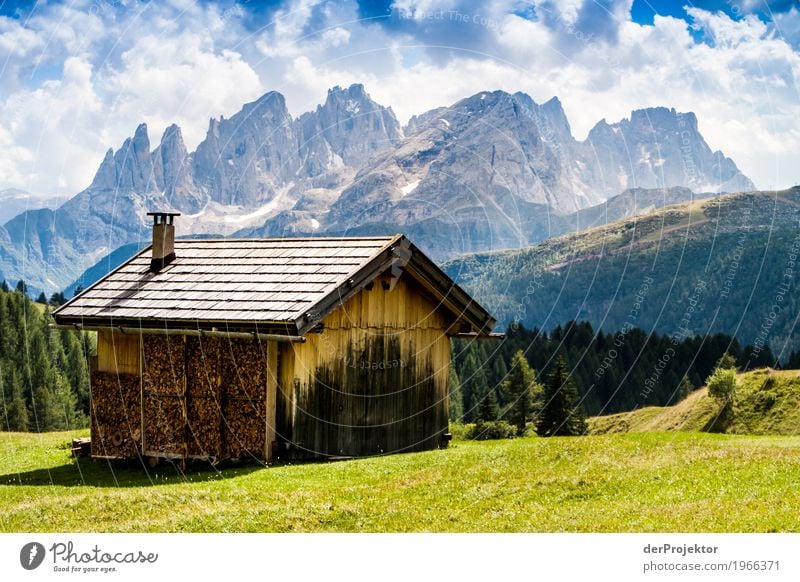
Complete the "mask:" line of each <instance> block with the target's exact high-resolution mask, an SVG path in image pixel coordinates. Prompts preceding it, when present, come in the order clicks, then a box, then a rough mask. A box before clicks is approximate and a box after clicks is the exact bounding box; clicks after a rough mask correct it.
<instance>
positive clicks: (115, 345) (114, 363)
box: [97, 332, 141, 376]
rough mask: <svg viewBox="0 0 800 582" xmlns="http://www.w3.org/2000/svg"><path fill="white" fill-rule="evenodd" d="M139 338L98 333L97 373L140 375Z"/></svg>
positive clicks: (136, 336) (137, 336)
mask: <svg viewBox="0 0 800 582" xmlns="http://www.w3.org/2000/svg"><path fill="white" fill-rule="evenodd" d="M140 354H141V336H139V335H130V334H122V333H111V332H100V333H98V334H97V371H98V372H109V373H111V374H135V375H137V376H138V375H139V374H140V373H141V369H140V366H141V362H140Z"/></svg>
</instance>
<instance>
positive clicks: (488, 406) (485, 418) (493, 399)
mask: <svg viewBox="0 0 800 582" xmlns="http://www.w3.org/2000/svg"><path fill="white" fill-rule="evenodd" d="M499 414H500V408H499V407H498V406H497V396H496V395H495V393H494V389H492V388H490V389H489V390H487V391H486V394H484V395H483V398H482V399H481V403H480V406H479V407H478V416H477V419H476V420H477V421H478V422H492V421H495V420H497V417H498V416H499Z"/></svg>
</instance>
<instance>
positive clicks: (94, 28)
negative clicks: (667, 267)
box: [0, 0, 800, 194]
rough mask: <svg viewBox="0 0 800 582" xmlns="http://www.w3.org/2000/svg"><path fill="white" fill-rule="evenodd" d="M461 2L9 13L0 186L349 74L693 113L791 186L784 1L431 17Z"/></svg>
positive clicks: (790, 57) (599, 4) (57, 172)
mask: <svg viewBox="0 0 800 582" xmlns="http://www.w3.org/2000/svg"><path fill="white" fill-rule="evenodd" d="M468 4H469V3H467V2H465V0H397V1H396V2H395V3H394V4H393V9H394V10H393V13H392V14H393V20H392V21H391V22H390V23H388V25H386V26H383V25H382V24H381V22H382V20H381V19H378V20H374V19H372V20H367V21H360V20H359V12H358V9H357V7H356V6H355V4H354V3H353V2H352V1H345V2H335V3H334V2H319V1H317V0H292V1H290V2H288V3H287V4H286V5H285V6H284V7H282V8H280V9H278V10H273V11H269V10H267V11H264V12H261V13H259V14H252V13H249V12H248V9H249V8H248V4H246V3H245V4H241V5H240V4H234V3H226V4H222V5H215V4H211V3H195V2H190V1H188V0H181V2H178V1H177V0H175V1H173V2H170V3H156V2H135V1H133V0H132V1H130V2H127V1H126V2H125V3H97V2H89V1H88V0H85V1H84V2H83V3H82V4H81V3H80V2H77V3H74V4H69V5H64V4H47V5H44V6H42V7H41V9H39V8H37V11H36V14H37V16H36V17H35V18H33V19H31V21H30V22H28V23H27V25H24V26H23V24H22V23H21V22H20V21H18V20H13V19H7V18H0V62H4V63H5V65H4V68H3V69H0V147H3V150H4V156H2V160H0V188H4V187H8V186H18V187H22V188H26V189H29V190H33V191H43V192H53V193H55V192H56V190H58V191H59V193H60V194H67V193H74V192H77V191H78V190H80V189H81V188H83V187H85V186H86V185H87V184H88V182H89V180H91V177H92V175H93V173H94V171H95V169H96V167H97V164H98V163H99V160H100V159H101V158H102V155H103V153H104V151H105V149H107V148H108V147H109V146H112V147H118V146H119V144H120V143H121V142H122V141H123V140H124V138H125V137H127V136H129V135H130V134H131V133H132V131H133V129H134V128H135V127H136V125H137V124H138V123H140V122H141V121H146V122H147V123H148V127H149V129H150V138H151V141H152V142H154V143H156V142H157V141H158V139H159V138H160V135H161V132H162V131H163V129H164V127H166V126H167V125H168V124H170V123H173V122H176V123H178V124H179V125H181V127H182V129H183V132H184V136H185V138H186V140H187V145H188V146H189V147H190V149H191V148H192V147H193V146H195V145H196V144H197V143H198V142H199V141H200V139H202V137H203V135H204V133H205V130H206V128H207V120H208V118H209V117H212V116H219V115H221V114H224V115H226V116H227V115H230V114H232V113H234V112H235V111H237V110H238V109H239V108H240V107H241V105H242V104H243V103H244V102H246V101H250V100H252V99H254V98H256V97H257V96H258V95H260V94H261V93H263V92H266V91H268V90H277V91H281V92H282V93H284V95H285V96H286V98H287V105H288V106H289V108H290V110H291V111H292V113H293V114H295V115H299V114H300V113H302V112H303V111H306V110H309V109H312V108H313V107H314V106H315V105H316V104H317V103H319V102H321V101H322V100H323V99H324V98H325V94H326V91H327V89H328V88H329V87H331V86H333V85H347V84H350V83H354V82H361V83H364V85H365V86H366V88H367V90H368V91H369V92H370V94H371V95H372V96H373V98H375V99H376V100H377V101H379V102H381V103H383V104H384V105H390V106H392V108H393V109H394V111H395V112H396V113H397V115H398V117H399V118H400V119H401V120H402V121H406V120H407V119H408V118H409V117H410V116H411V115H413V114H416V113H420V112H423V111H425V110H428V109H431V108H433V107H438V106H442V105H450V104H452V103H453V102H455V101H457V100H458V99H460V98H462V97H465V96H468V95H471V94H474V93H477V92H479V91H482V90H492V89H504V90H507V91H512V92H513V91H520V90H521V91H525V92H528V93H529V94H530V95H531V96H532V97H533V98H534V99H536V100H537V101H539V102H543V101H545V100H547V99H549V98H550V97H552V96H554V95H557V96H558V97H559V98H560V99H561V101H562V103H563V104H564V107H565V109H566V112H567V115H568V117H569V120H570V123H571V125H572V127H573V131H574V133H575V134H576V136H577V137H579V138H580V137H584V136H585V135H586V133H587V132H588V131H589V129H590V128H591V126H592V125H594V123H596V122H597V121H598V120H599V119H600V118H603V117H605V118H607V119H608V120H609V121H616V120H618V119H620V118H622V117H624V116H627V115H629V113H630V111H631V110H632V109H636V108H641V107H648V106H655V105H665V106H669V107H675V108H677V109H679V110H682V111H695V112H696V113H697V116H698V119H699V123H700V129H701V131H702V133H703V134H704V135H705V137H706V138H707V140H708V141H709V143H710V145H711V146H712V148H714V149H722V150H723V151H724V152H725V153H726V154H728V155H730V156H731V157H733V159H734V160H735V161H736V162H737V164H738V165H739V166H740V167H741V168H742V169H743V171H745V173H747V174H748V175H749V176H751V177H752V178H753V179H754V180H755V181H756V183H757V184H758V185H759V186H764V187H767V186H770V185H774V186H787V185H790V184H792V183H800V168H798V167H796V163H795V158H796V154H795V152H796V151H798V149H799V148H800V99H798V85H797V79H798V76H800V56H799V55H798V52H797V50H796V49H795V48H793V47H792V42H794V43H795V46H797V44H798V40H797V39H798V36H799V35H800V33H798V31H799V30H800V12H798V11H797V10H796V9H794V8H793V9H791V10H789V11H788V12H785V13H784V14H782V15H778V16H776V19H775V22H774V23H769V24H765V23H764V22H762V21H760V20H759V19H758V18H757V17H756V16H752V15H751V16H746V17H745V18H742V19H738V20H733V19H731V18H729V17H727V16H725V15H723V14H720V13H712V12H708V11H704V10H700V9H697V8H690V9H689V10H688V13H689V15H690V18H691V21H690V22H687V21H684V20H681V19H678V18H671V17H659V16H657V17H656V18H655V20H654V24H653V25H652V26H643V25H639V24H636V23H634V22H631V21H630V19H629V17H628V16H627V14H628V12H629V8H630V1H629V0H599V1H595V0H591V1H590V2H586V1H583V0H570V1H569V2H558V3H555V2H552V1H550V0H541V1H540V0H537V1H536V2H534V3H533V7H534V11H535V12H537V14H539V17H540V18H539V20H538V21H536V20H527V19H525V18H523V17H521V16H519V15H518V14H519V13H521V12H523V11H525V9H526V8H530V6H531V4H530V3H528V2H522V1H521V0H495V1H493V2H487V3H484V4H482V5H481V6H480V11H477V10H476V9H475V7H474V5H472V9H471V12H469V14H472V15H473V16H477V17H478V19H477V21H474V19H469V21H466V20H464V18H461V17H459V18H456V17H448V18H439V19H432V18H431V17H430V15H431V14H432V13H435V12H436V11H448V10H452V11H454V13H457V14H461V15H463V14H466V13H467V8H465V6H467V5H468ZM590 9H593V10H595V11H597V14H599V15H600V16H602V17H603V18H602V22H599V21H598V20H597V19H596V18H590V16H593V15H594V13H592V12H591V11H590ZM556 12H557V15H556ZM554 15H555V16H554ZM690 25H694V26H696V27H700V28H701V29H702V32H703V34H704V35H705V37H706V38H707V39H708V42H704V43H698V42H696V41H695V40H694V39H693V36H692V34H690V30H689V27H690ZM793 39H794V40H793ZM59 189H60V190H59Z"/></svg>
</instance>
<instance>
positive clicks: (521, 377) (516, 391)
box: [502, 350, 541, 434]
mask: <svg viewBox="0 0 800 582" xmlns="http://www.w3.org/2000/svg"><path fill="white" fill-rule="evenodd" d="M502 390H503V394H504V396H505V400H506V401H507V402H508V403H509V404H508V407H507V409H506V412H505V414H504V415H503V416H504V417H505V419H506V420H508V422H510V423H511V424H513V425H515V426H516V427H517V430H518V431H519V433H520V434H522V432H523V431H524V430H525V424H526V422H527V421H528V418H529V417H530V416H531V414H532V413H533V402H534V400H535V399H536V398H537V397H538V396H541V387H540V386H539V385H538V384H537V383H536V374H535V372H534V371H533V369H531V367H530V365H529V364H528V360H527V358H525V354H524V353H523V352H522V350H517V353H515V354H514V358H513V359H512V360H511V371H510V372H509V373H508V375H507V377H506V380H505V382H503V388H502Z"/></svg>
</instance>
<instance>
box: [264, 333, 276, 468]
mask: <svg viewBox="0 0 800 582" xmlns="http://www.w3.org/2000/svg"><path fill="white" fill-rule="evenodd" d="M267 366H268V368H269V369H268V370H267V386H266V388H267V393H266V398H265V405H266V407H267V410H266V415H265V416H266V418H267V430H266V432H265V435H266V438H265V439H264V441H265V442H264V447H265V449H266V450H265V451H264V460H266V461H267V462H268V463H269V462H270V461H272V450H273V444H274V442H275V421H276V409H277V404H278V344H277V342H267Z"/></svg>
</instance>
